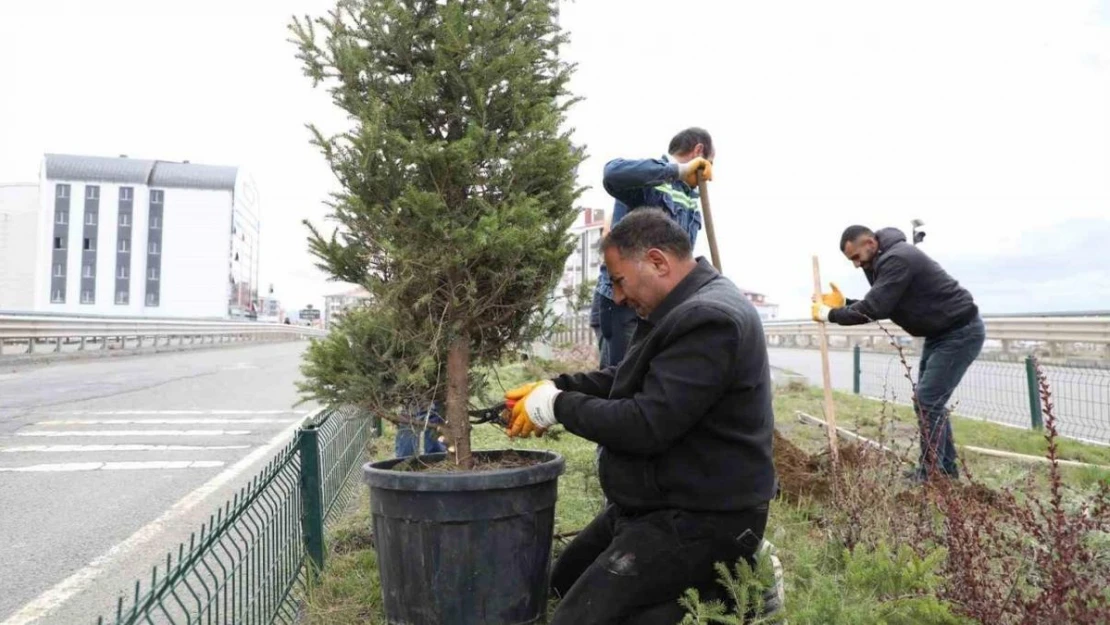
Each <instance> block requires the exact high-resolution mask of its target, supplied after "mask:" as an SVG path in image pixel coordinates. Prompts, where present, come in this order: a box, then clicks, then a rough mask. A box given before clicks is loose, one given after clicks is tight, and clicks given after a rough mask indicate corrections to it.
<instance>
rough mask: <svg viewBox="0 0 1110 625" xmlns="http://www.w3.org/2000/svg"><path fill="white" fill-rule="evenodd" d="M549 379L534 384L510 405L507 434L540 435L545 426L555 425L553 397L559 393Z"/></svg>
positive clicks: (513, 435)
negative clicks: (525, 393) (523, 395)
mask: <svg viewBox="0 0 1110 625" xmlns="http://www.w3.org/2000/svg"><path fill="white" fill-rule="evenodd" d="M561 392H562V391H560V390H559V389H557V388H555V385H554V384H553V383H551V382H549V381H545V382H540V383H539V384H537V385H536V386H534V387H533V388H532V389H531V390H530V392H529V393H528V395H527V396H526V397H525V398H524V399H521V400H517V401H516V403H515V404H513V405H512V415H510V417H509V432H508V434H509V436H510V437H516V436H520V437H522V438H527V437H529V436H531V435H532V434H533V433H535V434H536V435H537V436H542V435H543V433H544V431H545V430H547V428H549V427H551V426H553V425H555V424H556V423H557V421H556V420H555V398H556V397H558V395H559V393H561Z"/></svg>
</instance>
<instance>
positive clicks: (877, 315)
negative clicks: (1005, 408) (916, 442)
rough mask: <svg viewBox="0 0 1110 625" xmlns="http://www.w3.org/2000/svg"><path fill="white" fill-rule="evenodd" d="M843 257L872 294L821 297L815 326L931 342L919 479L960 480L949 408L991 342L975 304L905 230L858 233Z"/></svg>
mask: <svg viewBox="0 0 1110 625" xmlns="http://www.w3.org/2000/svg"><path fill="white" fill-rule="evenodd" d="M840 251H841V252H843V253H844V256H845V257H847V258H848V260H850V261H852V263H853V264H854V265H855V266H856V267H859V268H861V269H863V273H864V275H865V276H866V277H867V282H868V284H870V285H871V290H869V291H868V292H867V295H866V296H864V298H863V299H861V300H850V299H846V298H845V297H844V295H843V294H842V293H841V292H840V289H838V288H837V287H836V285H835V284H833V285H831V286H832V292H830V293H823V294H822V295H821V301H820V302H818V301H816V298H814V302H813V319H814V321H818V322H822V323H824V322H830V323H836V324H839V325H844V326H850V325H858V324H862V323H868V322H871V321H877V320H880V319H890V320H891V321H893V322H894V323H896V324H898V325H899V326H900V327H901V328H902V329H903V330H905V331H906V332H907V333H908V334H910V335H911V336H917V337H924V338H925V347H924V349H923V350H922V351H921V364H920V366H919V367H918V373H917V375H918V381H917V401H916V402H915V406H914V408H915V410H916V411H917V415H918V420H919V421H920V424H921V433H922V436H921V456H920V464H919V466H918V468H917V470H916V471H915V472H914V474H913V476H912V477H913V478H914V479H916V480H923V479H925V478H926V477H928V476H931V475H933V474H934V473H935V472H936V471H937V470H939V471H940V472H941V473H942V474H943V475H946V476H948V477H953V478H955V477H958V476H959V468H958V466H957V459H956V447H955V443H954V442H953V440H952V424H951V423H950V422H949V420H948V409H947V405H948V400H949V399H951V398H952V393H953V392H955V390H956V387H957V386H959V384H960V380H961V379H963V376H964V373H966V372H967V369H968V367H970V366H971V363H972V362H974V360H975V359H976V358H977V357H978V356H979V352H980V351H981V350H982V349H983V342H984V341H985V339H986V330H985V328H984V326H983V319H982V318H981V317H980V316H979V308H978V306H976V304H975V300H974V298H972V296H971V293H970V292H968V290H967V289H965V288H963V287H962V286H960V283H959V282H957V281H956V280H955V278H953V277H952V276H950V275H949V274H948V272H946V271H945V270H944V269H942V268H941V266H940V265H939V264H937V262H936V261H934V260H933V259H932V258H929V256H927V255H926V254H925V253H924V252H922V251H921V250H920V249H919V248H918V247H917V246H914V245H910V244H909V243H907V242H906V235H905V234H903V233H902V231H901V230H899V229H897V228H883V229H881V230H879V231H878V232H872V231H871V229H870V228H867V227H864V226H850V227H848V228H846V229H845V230H844V233H843V234H842V235H841V237H840Z"/></svg>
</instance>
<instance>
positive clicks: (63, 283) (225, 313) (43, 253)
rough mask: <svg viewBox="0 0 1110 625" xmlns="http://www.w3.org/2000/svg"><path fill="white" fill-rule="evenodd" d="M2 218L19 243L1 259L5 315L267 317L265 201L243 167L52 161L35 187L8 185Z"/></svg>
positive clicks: (50, 157) (1, 199)
mask: <svg viewBox="0 0 1110 625" xmlns="http://www.w3.org/2000/svg"><path fill="white" fill-rule="evenodd" d="M30 212H33V213H34V219H31V218H29V217H28V214H29V213H30ZM0 215H4V216H5V217H6V218H7V219H6V224H7V229H6V230H5V231H3V232H0V237H7V239H8V240H10V241H19V242H20V243H19V244H18V245H14V246H12V245H4V246H3V251H2V252H0V254H3V256H2V258H3V259H4V260H5V262H4V263H3V267H0V284H2V285H3V291H4V293H5V295H4V296H3V298H4V299H3V301H0V308H4V309H15V310H28V311H43V312H59V313H72V314H99V315H120V316H162V317H206V318H229V317H255V316H257V314H258V311H257V300H258V289H257V283H258V269H259V268H258V261H259V204H258V193H257V191H256V189H255V187H254V184H253V182H252V181H251V179H250V178H249V177H248V176H246V175H244V174H243V172H242V171H241V170H240V169H239V168H236V167H221V166H213V165H198V164H192V163H189V162H187V161H186V162H181V163H177V162H169V161H154V160H140V159H132V158H127V157H125V156H121V157H119V158H109V157H98V156H73V155H64V154H47V155H46V156H45V157H44V158H43V163H42V168H41V171H40V176H39V183H38V184H37V185H36V188H35V189H34V190H31V189H29V188H28V185H19V186H14V187H7V188H3V189H0ZM4 221H5V220H4V219H3V218H0V222H4ZM0 227H3V226H0ZM9 256H14V257H17V258H18V262H17V263H16V265H18V266H16V265H13V264H12V263H11V262H10V261H9ZM9 300H10V301H11V304H9V303H8V301H9Z"/></svg>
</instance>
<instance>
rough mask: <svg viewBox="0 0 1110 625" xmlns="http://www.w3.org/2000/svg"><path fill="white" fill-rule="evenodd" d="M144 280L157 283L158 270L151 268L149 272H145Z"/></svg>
mask: <svg viewBox="0 0 1110 625" xmlns="http://www.w3.org/2000/svg"><path fill="white" fill-rule="evenodd" d="M146 279H147V280H151V281H154V282H157V281H158V268H157V267H151V268H150V270H149V271H147V272H146Z"/></svg>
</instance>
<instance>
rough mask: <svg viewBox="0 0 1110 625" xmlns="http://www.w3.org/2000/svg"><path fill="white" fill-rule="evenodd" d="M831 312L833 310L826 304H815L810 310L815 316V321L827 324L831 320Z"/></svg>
mask: <svg viewBox="0 0 1110 625" xmlns="http://www.w3.org/2000/svg"><path fill="white" fill-rule="evenodd" d="M830 310H832V308H830V307H828V306H826V305H825V303H824V302H820V303H818V302H813V306H812V307H811V308H810V314H812V315H813V320H814V321H816V322H818V323H825V322H826V321H828V320H829V311H830Z"/></svg>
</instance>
